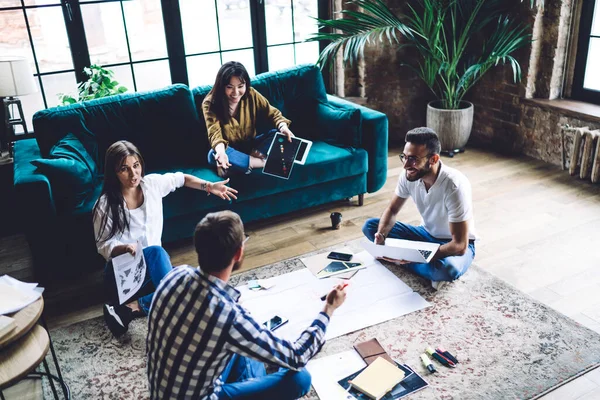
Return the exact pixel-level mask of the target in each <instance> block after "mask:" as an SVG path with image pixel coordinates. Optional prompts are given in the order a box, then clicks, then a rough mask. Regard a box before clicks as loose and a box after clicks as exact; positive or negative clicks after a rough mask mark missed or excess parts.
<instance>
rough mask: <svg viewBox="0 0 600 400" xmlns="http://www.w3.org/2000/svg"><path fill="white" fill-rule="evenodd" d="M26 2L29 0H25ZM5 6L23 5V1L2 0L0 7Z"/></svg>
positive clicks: (0, 0)
mask: <svg viewBox="0 0 600 400" xmlns="http://www.w3.org/2000/svg"><path fill="white" fill-rule="evenodd" d="M29 1H31V0H29ZM25 4H27V0H25ZM4 7H21V2H20V1H19V0H0V8H4Z"/></svg>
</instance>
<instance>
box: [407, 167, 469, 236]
mask: <svg viewBox="0 0 600 400" xmlns="http://www.w3.org/2000/svg"><path fill="white" fill-rule="evenodd" d="M396 195H397V196H398V197H402V198H404V199H406V198H408V197H409V196H410V197H412V199H413V201H414V202H415V204H416V205H417V209H418V210H419V213H420V214H421V218H422V222H421V225H422V226H423V227H424V228H425V229H426V230H427V232H429V234H430V235H431V236H433V237H436V238H438V239H452V234H451V233H450V222H464V221H468V222H469V239H477V232H476V231H475V221H474V219H473V200H472V196H471V184H470V183H469V180H468V179H467V177H466V176H464V175H463V174H462V173H461V172H460V171H458V170H456V169H454V168H450V167H448V166H446V165H444V164H442V162H441V161H440V171H439V174H438V177H437V179H436V180H435V182H434V183H433V185H432V186H431V187H430V188H429V191H427V189H426V188H425V183H423V181H422V180H421V179H418V180H416V181H414V182H410V181H409V180H408V179H406V174H405V173H402V174H400V178H399V179H398V186H397V187H396Z"/></svg>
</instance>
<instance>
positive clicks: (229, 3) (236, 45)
mask: <svg viewBox="0 0 600 400" xmlns="http://www.w3.org/2000/svg"><path fill="white" fill-rule="evenodd" d="M205 1H207V0H205ZM217 4H218V9H219V33H220V35H221V50H233V49H241V48H244V47H252V27H251V25H250V24H251V23H250V7H248V4H249V0H245V1H241V0H240V1H234V0H218V2H217Z"/></svg>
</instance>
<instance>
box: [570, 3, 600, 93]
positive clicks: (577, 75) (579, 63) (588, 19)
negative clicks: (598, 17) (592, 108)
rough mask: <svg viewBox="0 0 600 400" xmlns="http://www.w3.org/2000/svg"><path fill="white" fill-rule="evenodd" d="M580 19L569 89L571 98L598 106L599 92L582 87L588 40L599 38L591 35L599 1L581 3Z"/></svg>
mask: <svg viewBox="0 0 600 400" xmlns="http://www.w3.org/2000/svg"><path fill="white" fill-rule="evenodd" d="M582 3H583V4H582V7H581V17H580V20H579V37H578V41H577V56H576V59H575V70H574V72H573V85H572V87H571V98H573V99H574V100H581V101H585V102H588V103H595V104H600V91H599V90H592V89H587V88H585V87H584V86H583V83H584V79H585V70H586V67H587V61H588V51H589V47H590V38H592V37H593V38H599V39H600V35H592V23H593V21H594V8H595V7H600V0H593V1H583V2H582Z"/></svg>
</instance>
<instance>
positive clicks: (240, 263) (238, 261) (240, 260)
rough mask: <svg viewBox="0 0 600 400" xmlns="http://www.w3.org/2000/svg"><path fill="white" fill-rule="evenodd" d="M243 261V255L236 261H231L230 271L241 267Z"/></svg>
mask: <svg viewBox="0 0 600 400" xmlns="http://www.w3.org/2000/svg"><path fill="white" fill-rule="evenodd" d="M243 263H244V257H242V258H240V259H239V260H237V261H236V262H234V263H233V269H232V270H231V272H234V271H237V270H239V269H240V268H242V264H243Z"/></svg>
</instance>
